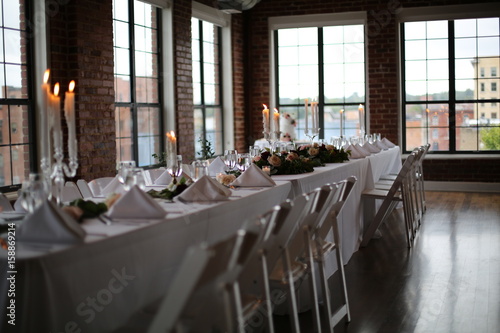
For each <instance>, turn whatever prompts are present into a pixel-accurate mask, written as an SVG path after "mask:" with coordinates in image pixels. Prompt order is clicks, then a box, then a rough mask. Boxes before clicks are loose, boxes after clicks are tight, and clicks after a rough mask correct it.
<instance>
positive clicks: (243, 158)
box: [238, 154, 252, 172]
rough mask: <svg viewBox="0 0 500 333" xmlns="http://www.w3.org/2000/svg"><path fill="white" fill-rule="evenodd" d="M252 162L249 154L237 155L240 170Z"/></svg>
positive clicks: (242, 170)
mask: <svg viewBox="0 0 500 333" xmlns="http://www.w3.org/2000/svg"><path fill="white" fill-rule="evenodd" d="M251 164H252V158H251V157H250V154H239V156H238V168H239V169H240V171H241V172H244V171H245V170H246V169H248V168H249V167H250V165H251Z"/></svg>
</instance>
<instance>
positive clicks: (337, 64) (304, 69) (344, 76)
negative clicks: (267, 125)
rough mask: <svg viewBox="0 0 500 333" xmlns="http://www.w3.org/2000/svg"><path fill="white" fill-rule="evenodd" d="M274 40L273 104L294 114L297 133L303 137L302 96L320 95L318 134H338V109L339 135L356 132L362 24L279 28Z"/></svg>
mask: <svg viewBox="0 0 500 333" xmlns="http://www.w3.org/2000/svg"><path fill="white" fill-rule="evenodd" d="M334 21H335V20H332V22H334ZM274 41H275V47H274V53H275V54H274V57H275V77H276V80H275V91H276V101H277V103H276V104H277V107H278V108H279V110H280V112H281V113H283V112H286V113H289V114H290V115H291V116H292V117H293V118H295V119H296V121H297V127H296V135H297V139H299V140H303V139H305V138H306V137H305V134H304V130H305V123H306V121H305V109H304V100H305V99H309V101H311V100H312V99H316V100H317V101H318V107H319V127H320V134H319V137H320V138H324V139H327V140H329V139H330V138H331V137H334V136H339V135H340V114H341V113H340V111H341V110H344V117H343V118H344V124H343V129H342V130H343V135H344V136H346V137H350V136H357V135H359V134H360V121H359V115H360V114H362V113H361V112H359V111H358V109H359V108H360V107H362V108H364V105H365V101H366V94H365V51H364V49H365V45H364V25H363V24H352V25H333V23H332V24H331V25H325V26H323V27H319V28H318V27H314V26H313V27H299V28H283V29H277V30H274ZM363 114H364V113H363ZM363 123H364V120H363Z"/></svg>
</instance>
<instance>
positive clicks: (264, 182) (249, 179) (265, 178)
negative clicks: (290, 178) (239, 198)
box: [231, 163, 276, 187]
mask: <svg viewBox="0 0 500 333" xmlns="http://www.w3.org/2000/svg"><path fill="white" fill-rule="evenodd" d="M231 185H233V186H243V187H245V186H246V187H252V186H264V187H268V186H276V183H275V182H274V180H272V179H271V177H270V176H269V175H268V174H266V173H265V172H264V171H262V169H261V168H259V167H258V166H257V165H255V164H254V163H252V164H251V165H250V167H248V169H246V170H245V172H243V173H242V174H241V175H240V176H239V177H238V178H236V180H235V181H233V182H232V183H231Z"/></svg>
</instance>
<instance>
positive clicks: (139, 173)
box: [124, 168, 146, 191]
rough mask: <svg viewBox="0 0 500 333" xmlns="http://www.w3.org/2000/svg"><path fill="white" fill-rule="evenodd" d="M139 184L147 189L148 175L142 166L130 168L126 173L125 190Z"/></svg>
mask: <svg viewBox="0 0 500 333" xmlns="http://www.w3.org/2000/svg"><path fill="white" fill-rule="evenodd" d="M134 185H137V186H138V187H139V188H140V189H141V190H143V191H144V190H146V177H145V175H144V170H143V169H142V168H129V169H127V172H126V174H125V183H124V188H125V191H128V190H130V189H131V188H132V187H133V186H134Z"/></svg>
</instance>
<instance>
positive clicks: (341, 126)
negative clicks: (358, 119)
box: [340, 109, 344, 137]
mask: <svg viewBox="0 0 500 333" xmlns="http://www.w3.org/2000/svg"><path fill="white" fill-rule="evenodd" d="M340 136H341V137H342V136H344V109H341V110H340Z"/></svg>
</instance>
